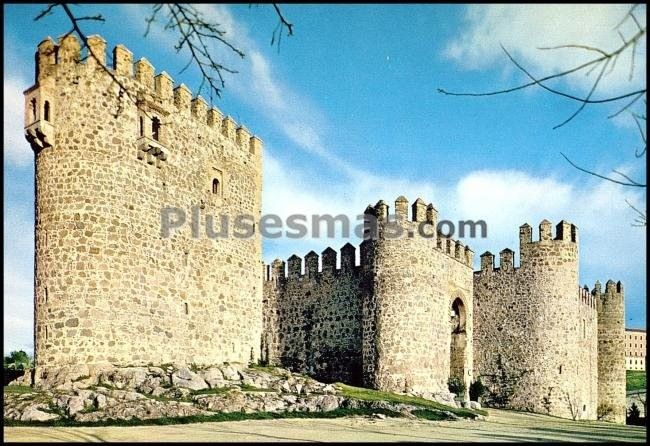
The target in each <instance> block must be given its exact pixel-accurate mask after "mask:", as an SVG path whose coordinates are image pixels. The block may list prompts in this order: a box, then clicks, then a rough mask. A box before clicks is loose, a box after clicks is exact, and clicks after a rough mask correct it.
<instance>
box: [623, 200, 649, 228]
mask: <svg viewBox="0 0 650 446" xmlns="http://www.w3.org/2000/svg"><path fill="white" fill-rule="evenodd" d="M625 202H626V203H627V205H628V206H629V207H631V208H632V209H633V210H634V211H635V212H636V213H637V214H638V215H637V216H636V217H635V218H634V224H632V226H647V219H646V213H645V212H643V211H640V210H639V209H637V208H636V207H634V205H632V203H630V202H629V201H627V199H626V200H625Z"/></svg>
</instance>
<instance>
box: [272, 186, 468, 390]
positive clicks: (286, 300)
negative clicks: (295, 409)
mask: <svg viewBox="0 0 650 446" xmlns="http://www.w3.org/2000/svg"><path fill="white" fill-rule="evenodd" d="M410 207H411V215H410V218H409V209H408V208H409V203H408V201H407V200H406V198H404V197H399V198H398V199H397V200H396V201H395V213H394V215H391V216H390V218H389V207H388V205H386V204H385V202H384V201H383V200H380V201H379V202H378V203H377V204H376V205H375V206H368V207H367V208H366V211H365V216H366V222H365V231H366V236H365V238H366V240H364V241H363V242H362V243H361V246H360V264H359V265H356V260H355V257H356V248H355V247H354V246H352V245H351V244H349V243H348V244H346V245H345V246H344V247H343V248H341V263H340V268H337V252H336V251H335V250H334V249H332V248H326V249H325V250H324V251H323V252H322V256H320V259H321V260H322V268H321V270H320V271H319V268H318V266H319V256H318V254H316V253H315V252H313V251H312V252H310V253H308V254H307V255H306V256H305V258H304V273H303V259H301V258H300V257H298V256H297V255H293V256H291V257H290V258H289V259H288V261H287V270H288V271H285V263H284V262H281V261H279V260H276V261H274V262H273V263H272V265H268V266H267V275H266V280H265V284H264V305H265V310H264V314H265V324H264V338H263V344H264V345H263V348H262V350H263V352H264V354H265V359H266V360H268V362H270V363H276V364H283V365H285V366H287V367H290V368H292V369H294V370H298V371H301V372H305V373H310V374H313V375H315V376H317V377H318V378H320V379H323V380H327V381H336V380H338V381H344V382H348V383H352V384H357V385H364V386H366V387H373V388H378V389H382V390H389V391H397V392H403V391H415V392H428V393H448V389H447V385H448V379H449V378H450V377H455V378H458V379H460V380H461V381H463V382H464V383H465V384H466V386H467V387H469V384H470V381H471V380H472V363H473V360H472V350H473V349H472V340H473V337H472V327H473V324H472V308H473V306H472V269H471V268H472V266H471V265H472V259H473V252H472V251H471V250H470V249H469V247H465V246H463V245H462V243H460V242H458V241H454V240H451V239H449V238H446V237H443V236H442V235H441V234H438V233H437V232H436V231H435V230H434V228H435V227H436V225H437V219H438V212H437V211H436V209H435V208H434V207H433V205H431V204H429V205H428V206H427V205H426V204H425V203H424V202H423V201H422V200H420V199H418V200H417V201H415V202H414V203H413V204H412V206H410Z"/></svg>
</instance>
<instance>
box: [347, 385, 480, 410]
mask: <svg viewBox="0 0 650 446" xmlns="http://www.w3.org/2000/svg"><path fill="white" fill-rule="evenodd" d="M336 386H337V387H340V388H341V389H342V393H343V395H344V396H347V397H349V398H356V399H358V400H365V401H390V402H392V403H404V404H412V405H414V406H420V407H422V408H423V409H434V410H445V411H448V412H451V413H454V414H456V415H458V416H460V417H464V418H474V417H475V416H476V414H480V415H487V412H486V411H484V410H471V409H461V408H457V407H451V406H445V405H444V404H440V403H437V402H435V401H431V400H426V399H424V398H419V397H416V396H408V395H399V394H396V393H390V392H382V391H380V390H371V389H365V388H362V387H353V386H348V385H347V384H342V383H336Z"/></svg>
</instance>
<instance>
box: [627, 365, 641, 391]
mask: <svg viewBox="0 0 650 446" xmlns="http://www.w3.org/2000/svg"><path fill="white" fill-rule="evenodd" d="M645 388H646V376H645V371H644V370H627V380H626V383H625V390H628V391H629V390H640V389H645Z"/></svg>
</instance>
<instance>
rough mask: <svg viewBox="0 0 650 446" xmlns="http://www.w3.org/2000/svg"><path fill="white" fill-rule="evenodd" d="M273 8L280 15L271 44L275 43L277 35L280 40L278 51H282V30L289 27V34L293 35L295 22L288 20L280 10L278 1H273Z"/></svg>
mask: <svg viewBox="0 0 650 446" xmlns="http://www.w3.org/2000/svg"><path fill="white" fill-rule="evenodd" d="M273 8H274V9H275V13H276V14H277V16H278V24H277V26H276V27H275V29H274V30H273V35H272V36H271V46H273V44H274V43H275V41H276V40H275V39H276V35H277V42H278V52H280V43H281V42H282V30H283V29H284V28H286V29H287V36H289V37H290V36H293V23H290V22H289V21H287V19H286V18H285V17H284V15H283V14H282V11H281V10H280V7H279V6H278V4H277V3H273Z"/></svg>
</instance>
